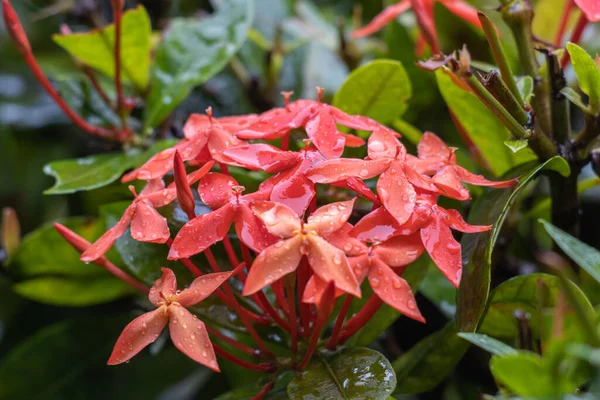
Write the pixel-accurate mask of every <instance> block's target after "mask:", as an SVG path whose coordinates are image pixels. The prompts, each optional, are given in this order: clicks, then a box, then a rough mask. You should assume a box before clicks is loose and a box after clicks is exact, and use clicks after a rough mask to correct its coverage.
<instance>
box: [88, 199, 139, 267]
mask: <svg viewBox="0 0 600 400" xmlns="http://www.w3.org/2000/svg"><path fill="white" fill-rule="evenodd" d="M136 206H137V204H136V203H135V202H134V203H133V204H131V205H130V206H129V207H127V209H126V210H125V213H123V216H122V217H121V219H120V220H119V222H117V224H116V225H115V226H113V227H112V228H110V229H109V230H107V231H106V232H104V234H103V235H102V236H100V238H99V239H98V240H96V241H95V242H94V243H92V245H91V246H90V247H88V249H87V250H86V251H84V252H83V253H82V254H81V261H85V262H92V261H94V260H96V259H98V258H100V257H102V256H103V255H104V254H105V253H106V252H107V251H108V250H109V249H110V248H111V246H112V245H113V244H114V243H115V242H116V241H117V239H118V238H120V237H121V236H123V235H124V234H125V231H126V230H127V227H128V226H129V224H130V223H131V218H133V214H134V213H135V209H136Z"/></svg>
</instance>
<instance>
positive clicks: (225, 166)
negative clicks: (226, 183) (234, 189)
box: [219, 163, 231, 176]
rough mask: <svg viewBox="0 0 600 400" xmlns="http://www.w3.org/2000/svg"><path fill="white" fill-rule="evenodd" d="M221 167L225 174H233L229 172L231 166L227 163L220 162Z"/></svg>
mask: <svg viewBox="0 0 600 400" xmlns="http://www.w3.org/2000/svg"><path fill="white" fill-rule="evenodd" d="M219 167H220V168H221V172H222V173H224V174H225V175H229V176H231V174H230V173H229V167H228V166H227V164H224V163H219Z"/></svg>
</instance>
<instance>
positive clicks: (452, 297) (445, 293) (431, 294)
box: [419, 267, 456, 318]
mask: <svg viewBox="0 0 600 400" xmlns="http://www.w3.org/2000/svg"><path fill="white" fill-rule="evenodd" d="M419 292H421V294H423V296H425V297H427V299H428V300H429V301H431V302H432V303H433V304H435V305H436V306H437V308H438V309H439V310H440V312H441V313H442V314H444V315H445V316H446V317H447V318H454V315H455V314H456V288H455V287H454V285H452V283H451V282H450V281H449V280H448V278H446V277H445V276H444V275H443V274H442V272H441V271H440V270H439V268H436V267H433V268H428V269H427V275H426V276H425V279H423V282H422V283H421V286H420V287H419Z"/></svg>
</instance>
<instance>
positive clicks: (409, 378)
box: [392, 322, 469, 393]
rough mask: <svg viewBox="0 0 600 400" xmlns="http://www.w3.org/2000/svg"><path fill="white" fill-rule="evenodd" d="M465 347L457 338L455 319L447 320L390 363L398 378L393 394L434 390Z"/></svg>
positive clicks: (462, 341) (467, 346)
mask: <svg viewBox="0 0 600 400" xmlns="http://www.w3.org/2000/svg"><path fill="white" fill-rule="evenodd" d="M468 348H469V343H468V342H466V341H464V340H462V339H461V338H460V337H458V335H457V331H456V325H455V324H454V322H449V323H448V324H446V326H445V327H444V328H443V329H441V330H439V331H437V332H435V333H434V334H432V335H429V336H427V337H426V338H425V339H423V340H421V341H420V342H419V343H417V344H416V345H414V346H413V347H412V348H411V349H410V350H409V351H408V352H406V353H404V354H403V355H402V356H400V357H398V358H397V359H396V360H395V361H394V362H393V364H392V365H393V366H394V371H396V377H397V379H398V387H397V388H396V391H395V393H421V392H426V391H428V390H431V389H433V388H434V387H436V386H437V385H438V384H439V383H440V382H442V381H443V380H444V379H445V378H446V377H447V376H448V375H449V374H450V373H451V372H452V371H453V370H454V368H455V366H456V364H457V363H458V362H459V361H460V359H461V358H462V357H463V355H464V354H465V352H466V351H467V349H468Z"/></svg>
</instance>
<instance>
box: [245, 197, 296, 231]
mask: <svg viewBox="0 0 600 400" xmlns="http://www.w3.org/2000/svg"><path fill="white" fill-rule="evenodd" d="M251 207H252V211H253V212H254V214H255V215H256V216H257V217H258V218H259V219H260V220H261V221H262V222H263V223H264V224H265V227H266V228H267V230H268V231H269V233H271V234H272V235H275V236H279V237H282V238H289V237H290V236H292V234H293V232H294V231H296V230H298V229H300V228H301V226H302V224H301V221H300V218H298V215H297V214H296V212H295V211H294V210H292V209H291V208H289V207H288V206H286V205H283V204H279V203H275V202H272V201H257V202H255V203H254V204H252V206H251Z"/></svg>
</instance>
